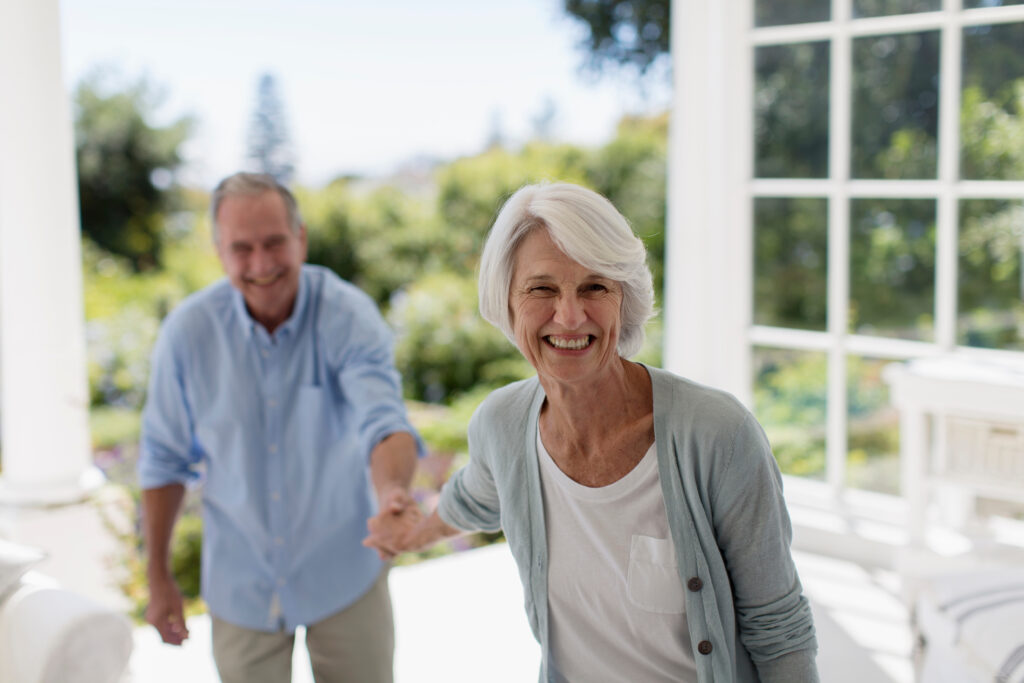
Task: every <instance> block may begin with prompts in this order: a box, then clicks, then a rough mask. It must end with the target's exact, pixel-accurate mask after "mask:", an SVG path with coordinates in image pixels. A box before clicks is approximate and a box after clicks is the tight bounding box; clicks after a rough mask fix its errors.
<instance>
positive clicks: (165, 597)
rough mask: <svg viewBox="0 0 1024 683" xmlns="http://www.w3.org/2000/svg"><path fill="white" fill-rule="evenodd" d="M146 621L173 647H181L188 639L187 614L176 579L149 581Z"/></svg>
mask: <svg viewBox="0 0 1024 683" xmlns="http://www.w3.org/2000/svg"><path fill="white" fill-rule="evenodd" d="M146 621H148V622H149V623H151V624H153V626H155V627H156V630H157V631H159V632H160V638H162V639H163V641H164V642H165V643H169V644H171V645H181V644H182V643H183V642H185V639H186V638H188V627H186V626H185V612H184V610H183V609H182V602H181V591H179V590H178V585H177V584H176V583H174V579H171V578H161V579H156V580H154V579H152V578H150V581H149V605H148V606H147V607H146Z"/></svg>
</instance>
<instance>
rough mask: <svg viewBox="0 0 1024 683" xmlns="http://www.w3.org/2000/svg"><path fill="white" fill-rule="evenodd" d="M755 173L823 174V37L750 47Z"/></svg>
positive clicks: (825, 128)
mask: <svg viewBox="0 0 1024 683" xmlns="http://www.w3.org/2000/svg"><path fill="white" fill-rule="evenodd" d="M754 60H755V64H756V67H755V68H756V74H755V81H754V141H755V142H754V175H755V176H757V177H759V178H825V177H827V176H828V69H829V66H828V65H829V51H828V42H816V43H799V44H795V45H768V46H764V47H759V48H757V49H756V51H755V55H754Z"/></svg>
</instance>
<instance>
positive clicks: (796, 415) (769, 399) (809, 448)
mask: <svg viewBox="0 0 1024 683" xmlns="http://www.w3.org/2000/svg"><path fill="white" fill-rule="evenodd" d="M825 378H826V356H825V354H824V353H820V352H816V351H789V350H779V349H766V348H755V349H754V412H755V414H756V415H757V419H758V420H759V421H760V422H761V425H762V426H764V429H765V432H766V433H767V434H768V440H769V441H770V442H771V444H772V451H773V452H774V453H775V459H776V460H778V462H779V469H781V470H782V471H783V472H784V473H785V474H793V475H797V476H801V477H810V478H812V479H824V478H825V397H826V395H827V392H826V390H825Z"/></svg>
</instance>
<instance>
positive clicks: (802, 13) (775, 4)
mask: <svg viewBox="0 0 1024 683" xmlns="http://www.w3.org/2000/svg"><path fill="white" fill-rule="evenodd" d="M831 16H832V1H831V0H757V1H756V2H755V3H754V26H779V25H782V24H806V23H807V22H811V21H828V20H829V18H830V17H831Z"/></svg>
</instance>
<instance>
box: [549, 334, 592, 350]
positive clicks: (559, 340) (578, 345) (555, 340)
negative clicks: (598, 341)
mask: <svg viewBox="0 0 1024 683" xmlns="http://www.w3.org/2000/svg"><path fill="white" fill-rule="evenodd" d="M547 340H548V343H549V344H551V345H552V346H554V347H555V348H556V349H566V350H569V351H579V350H580V349H584V348H586V347H587V346H589V345H590V335H587V336H586V337H555V336H548V337H547Z"/></svg>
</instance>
